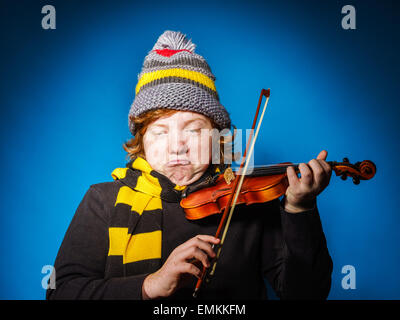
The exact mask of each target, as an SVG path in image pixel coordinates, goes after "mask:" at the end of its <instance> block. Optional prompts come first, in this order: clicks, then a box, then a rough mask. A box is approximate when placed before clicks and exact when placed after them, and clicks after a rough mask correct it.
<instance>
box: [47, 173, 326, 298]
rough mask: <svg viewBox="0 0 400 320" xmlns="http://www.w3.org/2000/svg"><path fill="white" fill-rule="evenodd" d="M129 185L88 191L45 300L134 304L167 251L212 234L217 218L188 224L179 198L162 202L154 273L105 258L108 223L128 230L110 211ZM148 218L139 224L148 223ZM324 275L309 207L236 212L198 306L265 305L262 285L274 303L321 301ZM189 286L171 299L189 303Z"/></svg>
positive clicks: (319, 234)
mask: <svg viewBox="0 0 400 320" xmlns="http://www.w3.org/2000/svg"><path fill="white" fill-rule="evenodd" d="M128 167H129V166H128ZM127 172H128V173H132V177H133V176H134V173H135V174H136V173H137V170H136V171H135V170H133V169H132V168H128V170H127ZM139 174H140V173H139ZM157 177H158V178H160V175H157ZM165 179H166V178H165ZM132 181H133V180H131V182H129V181H128V182H127V181H126V178H125V179H117V180H115V181H113V182H104V183H99V184H94V185H92V186H91V187H90V188H89V190H88V191H87V193H86V194H85V196H84V198H83V200H82V201H81V203H80V205H79V207H78V209H77V210H76V213H75V215H74V217H73V219H72V222H71V224H70V226H69V228H68V230H67V232H66V235H65V237H64V240H63V242H62V244H61V247H60V249H59V252H58V255H57V258H56V261H55V265H54V267H55V271H56V288H55V289H49V290H48V291H47V294H46V297H47V299H141V298H142V296H141V290H142V289H141V288H142V284H143V280H144V278H145V277H146V276H147V275H148V274H149V273H151V272H154V271H155V270H156V269H157V268H159V267H160V266H161V265H162V264H163V263H164V262H165V260H166V259H167V258H168V256H169V254H170V253H171V251H172V250H173V249H175V248H176V247H177V246H178V245H180V244H182V243H183V242H185V241H187V240H189V239H190V238H192V237H194V236H196V235H198V234H210V235H214V234H215V232H216V228H217V226H218V223H219V220H220V216H218V215H214V216H210V217H207V218H205V219H202V220H193V221H191V220H187V219H186V218H185V214H184V211H183V209H182V208H181V207H180V205H179V197H177V198H176V200H175V201H174V200H173V199H172V200H171V198H168V199H167V200H168V201H166V200H165V199H162V214H161V215H160V216H161V217H162V218H161V226H160V229H161V230H162V244H161V248H162V251H161V258H160V259H159V262H157V259H155V260H154V263H158V265H157V264H154V265H153V266H152V267H151V265H149V264H145V263H144V262H142V261H139V262H136V263H126V261H125V262H124V261H123V258H122V256H117V255H110V250H111V249H110V247H111V244H110V239H111V238H110V227H115V226H116V225H115V223H116V222H115V221H118V222H117V223H118V227H121V228H123V227H126V228H128V227H129V226H128V225H123V224H125V223H124V222H123V221H124V220H118V219H117V220H116V216H118V215H121V213H119V212H118V211H116V210H115V208H116V202H117V201H116V199H117V196H118V193H119V191H120V189H121V187H123V186H124V187H126V186H129V185H130V188H134V185H133V184H132V183H133V182H132ZM171 186H172V184H171ZM163 189H165V188H163ZM130 212H131V211H130ZM132 212H133V211H132ZM152 214H155V212H151V211H149V212H148V214H147V213H146V214H142V215H141V216H146V217H150V218H151V215H152ZM158 214H160V213H158ZM150 218H146V219H150ZM143 219H145V218H143ZM143 219H142V220H143ZM129 223H130V222H129ZM157 223H158V222H157ZM126 224H128V222H126ZM139 225H140V223H139ZM113 241H114V240H113ZM124 259H125V258H124ZM151 261H152V260H151ZM151 261H150V262H151ZM145 262H146V261H145ZM130 266H132V267H130ZM331 273H332V260H331V257H330V255H329V252H328V249H327V245H326V240H325V236H324V233H323V230H322V226H321V222H320V217H319V213H318V210H317V208H316V206H315V208H314V209H312V210H309V211H306V212H302V213H297V214H293V213H287V212H285V211H284V209H283V208H282V206H281V203H280V201H279V200H278V199H276V200H273V201H270V202H268V203H264V204H255V205H250V206H246V205H239V206H237V207H236V210H235V213H234V215H233V218H232V221H231V224H230V228H229V231H228V234H227V237H226V240H225V244H224V247H223V249H222V253H221V256H220V258H219V260H218V263H217V268H216V272H215V275H214V277H213V278H212V280H211V282H210V283H208V284H204V285H203V288H202V291H201V294H200V296H199V298H200V299H202V298H206V297H207V298H208V299H213V298H227V299H230V298H232V299H265V298H267V294H266V288H265V283H264V279H266V280H267V281H269V283H270V284H271V286H272V288H273V289H274V291H275V293H276V294H277V296H278V297H279V298H281V299H325V298H327V296H328V294H329V290H330V286H331ZM195 283H196V279H195V278H194V277H193V279H191V281H189V282H188V283H187V284H186V285H185V286H184V287H183V288H182V289H180V290H178V291H177V292H176V293H175V294H174V295H173V296H172V297H171V298H172V299H173V298H190V297H191V294H192V292H193V288H194V286H195Z"/></svg>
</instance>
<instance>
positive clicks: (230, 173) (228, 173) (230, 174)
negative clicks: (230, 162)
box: [224, 167, 235, 185]
mask: <svg viewBox="0 0 400 320" xmlns="http://www.w3.org/2000/svg"><path fill="white" fill-rule="evenodd" d="M224 179H225V182H226V183H227V184H228V185H230V184H231V182H232V181H233V180H235V175H234V174H233V171H232V168H231V167H228V168H226V169H225V171H224Z"/></svg>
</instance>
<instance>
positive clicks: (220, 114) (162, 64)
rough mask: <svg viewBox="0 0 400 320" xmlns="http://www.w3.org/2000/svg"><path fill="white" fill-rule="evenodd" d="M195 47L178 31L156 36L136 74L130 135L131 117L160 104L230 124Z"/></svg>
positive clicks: (205, 66)
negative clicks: (140, 69)
mask: <svg viewBox="0 0 400 320" xmlns="http://www.w3.org/2000/svg"><path fill="white" fill-rule="evenodd" d="M195 47H196V45H195V44H194V43H192V41H191V40H188V39H187V38H186V35H184V34H182V33H180V32H174V31H165V32H164V33H163V34H162V35H161V36H160V37H159V38H158V40H157V42H156V44H155V45H154V47H153V49H152V50H151V51H150V52H149V53H148V55H147V56H146V58H145V59H144V63H143V68H142V71H141V73H140V74H139V75H138V83H137V85H136V90H135V99H134V101H133V103H132V106H131V108H130V111H129V129H130V131H131V133H132V134H133V135H135V127H134V123H133V121H132V120H133V119H132V118H135V117H137V116H139V115H141V114H142V113H144V112H146V111H149V110H154V109H160V108H165V109H174V110H181V111H193V112H198V113H200V114H203V115H205V116H207V117H208V118H210V119H212V120H213V121H214V122H215V123H216V124H217V125H218V126H219V127H220V129H225V128H230V126H231V121H230V118H229V114H228V112H227V111H226V109H225V108H224V107H223V106H222V105H221V104H220V102H219V97H218V93H217V90H216V88H215V84H214V82H215V76H214V75H213V74H212V72H211V69H210V67H209V65H208V64H207V62H206V60H205V59H204V58H203V57H202V56H200V55H198V54H196V53H195V52H194V50H195Z"/></svg>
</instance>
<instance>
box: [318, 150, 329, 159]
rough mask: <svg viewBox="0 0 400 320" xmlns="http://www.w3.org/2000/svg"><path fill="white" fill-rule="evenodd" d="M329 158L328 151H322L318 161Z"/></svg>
mask: <svg viewBox="0 0 400 320" xmlns="http://www.w3.org/2000/svg"><path fill="white" fill-rule="evenodd" d="M327 156H328V151H326V150H322V151H321V152H320V153H319V154H318V156H317V159H318V160H326V157H327Z"/></svg>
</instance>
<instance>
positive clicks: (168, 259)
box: [46, 31, 332, 300]
mask: <svg viewBox="0 0 400 320" xmlns="http://www.w3.org/2000/svg"><path fill="white" fill-rule="evenodd" d="M214 81H215V77H214V75H213V74H212V72H211V69H210V67H209V65H208V64H207V62H206V60H205V59H204V58H203V57H202V56H200V55H198V54H197V53H195V45H194V44H193V43H192V42H191V40H188V39H187V38H186V36H185V35H183V34H181V33H180V32H173V31H166V32H164V33H163V34H162V35H161V36H160V37H159V39H158V41H157V42H156V44H155V45H154V47H153V49H152V50H151V51H150V52H149V53H148V55H147V56H146V58H145V60H144V64H143V69H142V71H141V73H140V74H139V76H138V83H137V86H136V92H135V93H136V94H135V99H134V102H133V104H132V106H131V109H130V112H129V128H130V131H131V133H132V134H133V136H134V138H132V139H131V140H130V141H128V142H126V143H125V144H124V149H125V150H126V151H127V152H128V156H129V159H130V161H129V163H128V164H127V165H126V167H124V168H117V169H115V170H114V171H113V172H112V177H113V179H114V180H113V181H112V182H103V183H97V184H93V185H91V186H90V188H89V190H88V191H87V192H86V194H85V196H84V198H83V200H82V201H81V203H80V204H79V207H78V208H77V210H76V212H75V215H74V218H73V219H72V221H71V224H70V226H69V228H68V230H67V232H66V234H65V237H64V240H63V242H62V244H61V247H60V249H59V252H58V254H57V258H56V261H55V276H56V287H55V288H49V289H48V290H47V295H46V297H47V299H136V300H140V299H161V298H169V299H182V298H183V299H185V298H191V297H192V293H193V288H194V286H195V284H196V281H197V279H198V278H200V277H201V273H202V268H203V267H206V268H208V267H210V264H211V261H212V259H214V258H215V256H216V252H215V246H218V244H219V242H220V239H219V238H216V237H214V236H213V234H215V230H216V228H217V226H218V222H219V215H211V216H208V217H206V218H204V219H199V220H188V219H187V218H186V217H185V213H184V210H183V208H182V207H181V205H180V200H181V199H182V194H183V192H184V191H185V190H187V189H188V188H192V187H196V186H199V185H201V184H202V183H204V182H205V181H208V180H207V179H209V178H210V177H212V176H214V175H215V174H218V172H220V171H221V168H223V167H224V166H220V165H219V164H214V163H213V161H212V157H213V155H212V152H211V151H212V150H213V148H212V143H213V141H212V137H211V135H204V134H202V132H204V130H210V131H211V130H215V129H216V130H222V129H226V128H228V129H229V128H230V126H231V120H230V117H229V114H228V112H227V111H226V109H225V108H224V107H223V106H222V105H221V104H220V102H219V97H218V94H217V91H216V88H215V85H214ZM326 157H327V152H326V151H325V150H322V151H321V152H320V153H319V154H318V156H317V157H316V158H315V159H312V160H310V161H309V162H308V163H301V164H300V165H299V171H300V176H301V177H300V178H299V177H298V175H297V173H296V172H295V170H294V169H293V168H292V167H288V168H287V179H288V182H289V185H288V187H287V190H286V193H285V195H284V196H283V198H282V199H281V200H279V199H276V200H273V201H269V202H266V203H259V204H253V205H238V206H237V208H236V212H235V215H234V216H233V218H232V221H231V224H230V229H229V231H228V233H227V237H226V241H225V243H224V246H223V250H222V251H221V255H220V257H219V260H218V266H217V268H216V270H215V274H214V275H213V277H212V279H211V281H210V282H208V283H207V284H204V286H203V288H202V290H201V292H200V295H199V297H198V298H199V299H215V298H227V299H230V298H231V299H266V298H267V290H266V286H265V281H268V282H269V283H270V285H271V286H272V288H273V289H274V291H275V293H276V295H277V296H278V297H279V298H281V299H326V298H327V296H328V294H329V291H330V286H331V273H332V259H331V257H330V255H329V252H328V248H327V244H326V239H325V236H324V233H323V230H322V225H321V221H320V217H319V213H318V209H317V205H316V197H317V196H318V195H319V194H320V193H321V192H322V191H323V190H324V189H325V188H326V187H327V185H328V184H329V181H330V177H331V167H330V166H329V164H328V163H327V162H326V161H325V160H326ZM222 158H223V157H222Z"/></svg>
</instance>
